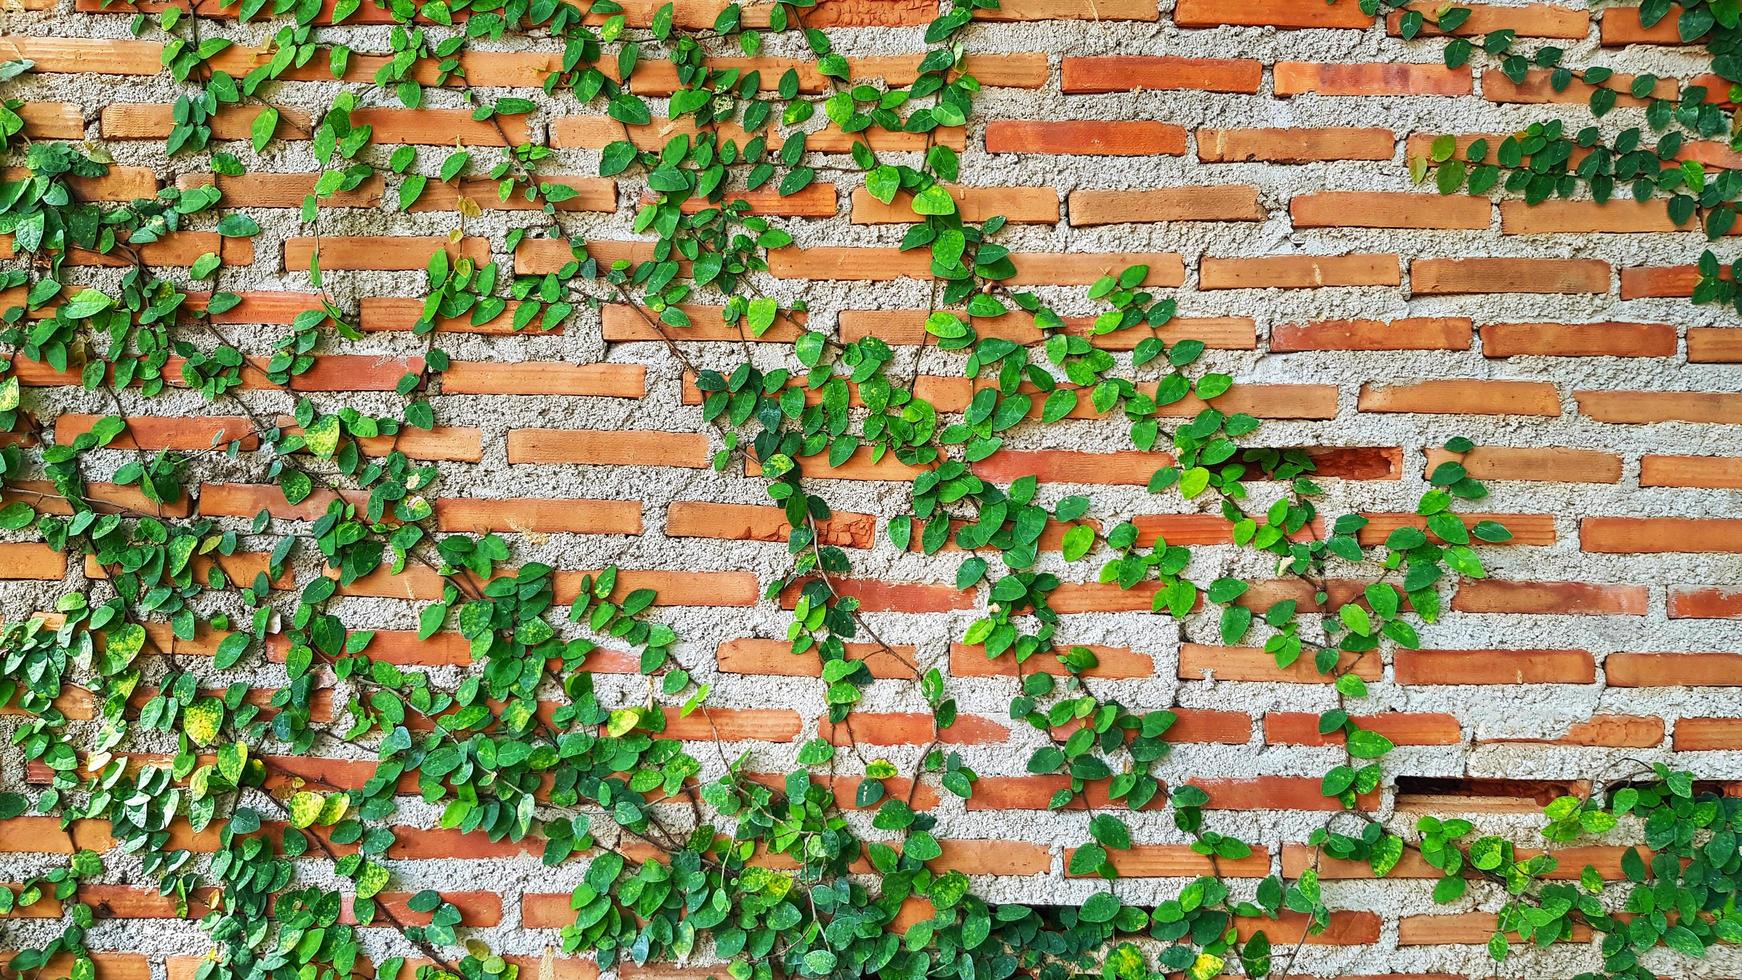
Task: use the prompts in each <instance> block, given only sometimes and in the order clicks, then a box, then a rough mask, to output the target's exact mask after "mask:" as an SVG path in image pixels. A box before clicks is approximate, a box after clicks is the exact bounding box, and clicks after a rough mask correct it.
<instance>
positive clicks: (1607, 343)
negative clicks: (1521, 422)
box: [1482, 320, 1676, 357]
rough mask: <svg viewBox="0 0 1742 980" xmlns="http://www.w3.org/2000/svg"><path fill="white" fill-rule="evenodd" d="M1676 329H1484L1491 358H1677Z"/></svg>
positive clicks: (1611, 325)
mask: <svg viewBox="0 0 1742 980" xmlns="http://www.w3.org/2000/svg"><path fill="white" fill-rule="evenodd" d="M1675 352H1676V336H1675V327H1674V326H1672V325H1671V324H1667V323H1620V322H1617V321H1614V320H1610V321H1606V322H1603V323H1578V324H1571V323H1490V324H1486V325H1484V326H1483V327H1482V353H1483V354H1484V355H1486V356H1488V357H1523V356H1528V355H1533V354H1534V355H1541V356H1546V357H1674V356H1675Z"/></svg>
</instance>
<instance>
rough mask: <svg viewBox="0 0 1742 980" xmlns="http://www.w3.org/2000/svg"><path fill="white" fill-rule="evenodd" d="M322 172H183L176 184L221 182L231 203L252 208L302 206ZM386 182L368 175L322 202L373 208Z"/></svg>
mask: <svg viewBox="0 0 1742 980" xmlns="http://www.w3.org/2000/svg"><path fill="white" fill-rule="evenodd" d="M319 179H320V174H233V175H230V174H183V175H182V176H180V177H178V178H176V186H177V187H181V188H184V189H185V188H189V187H210V186H212V185H213V184H216V185H217V188H218V190H219V191H220V192H221V193H222V194H223V195H224V197H223V201H224V203H225V204H227V205H232V206H235V205H242V206H245V207H250V208H300V207H302V204H303V199H304V198H306V197H307V196H309V195H310V194H313V193H314V192H315V182H316V181H317V180H319ZM385 186H386V182H385V181H383V180H382V179H381V177H380V176H379V175H377V176H373V177H370V178H368V179H367V180H365V181H363V183H362V184H360V185H358V187H357V189H356V190H351V191H340V192H338V193H335V194H331V195H328V196H327V197H324V198H321V199H320V206H321V207H323V208H326V207H336V208H372V207H376V206H377V205H379V204H380V203H381V192H382V189H383V188H384V187H385Z"/></svg>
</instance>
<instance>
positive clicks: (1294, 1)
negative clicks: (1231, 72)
mask: <svg viewBox="0 0 1742 980" xmlns="http://www.w3.org/2000/svg"><path fill="white" fill-rule="evenodd" d="M1173 22H1174V23H1175V24H1177V25H1179V26H1180V27H1220V26H1222V25H1224V24H1232V25H1240V26H1246V27H1284V28H1309V27H1348V28H1364V27H1369V26H1371V25H1372V24H1373V15H1372V14H1366V13H1362V12H1361V8H1360V6H1359V5H1356V6H1344V5H1343V4H1340V3H1337V4H1328V3H1324V2H1322V0H1265V2H1264V3H1249V2H1246V0H1179V3H1178V5H1177V6H1176V7H1175V9H1174V12H1173Z"/></svg>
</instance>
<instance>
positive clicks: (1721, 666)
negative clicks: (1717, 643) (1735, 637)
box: [1603, 653, 1742, 687]
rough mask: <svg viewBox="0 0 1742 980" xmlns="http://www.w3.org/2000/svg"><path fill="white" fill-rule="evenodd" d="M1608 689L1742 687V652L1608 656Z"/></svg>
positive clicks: (1606, 672) (1613, 654)
mask: <svg viewBox="0 0 1742 980" xmlns="http://www.w3.org/2000/svg"><path fill="white" fill-rule="evenodd" d="M1603 671H1604V673H1605V674H1606V675H1607V677H1608V682H1609V686H1610V687H1738V686H1742V653H1611V654H1610V655H1609V657H1608V659H1607V660H1604V661H1603Z"/></svg>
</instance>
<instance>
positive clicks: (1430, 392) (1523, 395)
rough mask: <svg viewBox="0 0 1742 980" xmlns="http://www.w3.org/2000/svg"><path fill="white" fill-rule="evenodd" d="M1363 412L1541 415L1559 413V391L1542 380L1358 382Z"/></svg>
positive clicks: (1548, 415) (1360, 404)
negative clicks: (1377, 383) (1378, 383)
mask: <svg viewBox="0 0 1742 980" xmlns="http://www.w3.org/2000/svg"><path fill="white" fill-rule="evenodd" d="M1357 407H1358V408H1359V409H1360V410H1361V411H1363V412H1417V413H1426V414H1439V415H1540V416H1547V417H1550V418H1552V417H1554V416H1557V415H1559V414H1560V413H1561V399H1560V392H1559V391H1557V390H1556V389H1555V386H1554V385H1552V384H1548V383H1546V382H1541V381H1420V382H1416V383H1415V384H1406V385H1374V384H1367V385H1362V386H1361V398H1360V401H1359V403H1358V406H1357Z"/></svg>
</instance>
